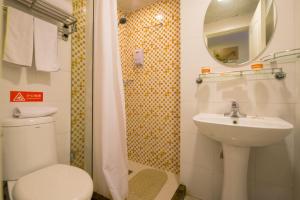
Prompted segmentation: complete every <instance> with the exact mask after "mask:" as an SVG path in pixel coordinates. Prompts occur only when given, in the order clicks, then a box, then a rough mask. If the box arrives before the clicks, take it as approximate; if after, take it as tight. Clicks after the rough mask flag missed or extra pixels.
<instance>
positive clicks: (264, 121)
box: [193, 113, 293, 200]
mask: <svg viewBox="0 0 300 200" xmlns="http://www.w3.org/2000/svg"><path fill="white" fill-rule="evenodd" d="M193 120H194V122H195V123H196V125H197V126H198V127H199V130H200V132H201V133H202V134H204V135H206V136H208V137H210V138H212V139H214V140H217V141H219V142H221V143H222V146H223V153H224V180H223V191H222V200H247V171H248V160H249V153H250V147H258V146H267V145H270V144H273V143H277V142H279V141H281V140H282V139H284V138H285V137H286V136H287V135H288V134H289V133H290V132H291V130H292V129H293V125H292V124H290V123H288V122H286V121H284V120H282V119H280V118H270V117H251V116H248V117H246V118H231V117H224V115H221V114H206V113H202V114H199V115H196V116H194V117H193Z"/></svg>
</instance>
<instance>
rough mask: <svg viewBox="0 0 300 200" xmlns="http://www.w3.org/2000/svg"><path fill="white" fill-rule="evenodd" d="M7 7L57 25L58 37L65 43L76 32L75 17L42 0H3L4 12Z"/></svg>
mask: <svg viewBox="0 0 300 200" xmlns="http://www.w3.org/2000/svg"><path fill="white" fill-rule="evenodd" d="M7 6H11V7H14V8H17V9H20V10H22V11H24V12H26V13H29V14H31V15H33V16H35V17H38V18H41V19H43V20H46V21H48V22H50V23H52V24H55V25H57V26H58V32H59V35H60V36H61V38H62V39H63V40H65V41H67V40H68V38H69V35H71V34H72V33H74V32H76V31H77V29H76V24H77V19H76V17H74V16H73V15H71V14H68V13H67V12H65V11H64V10H62V9H60V8H57V7H56V6H53V5H51V4H50V3H48V2H45V1H43V0H4V6H3V8H4V10H7Z"/></svg>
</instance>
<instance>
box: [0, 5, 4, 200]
mask: <svg viewBox="0 0 300 200" xmlns="http://www.w3.org/2000/svg"><path fill="white" fill-rule="evenodd" d="M2 5H3V0H0V6H1V7H2ZM2 17H3V9H1V10H0V38H2V31H3V28H2V27H3V25H2V23H3V18H2ZM0 47H2V40H0ZM0 57H1V58H2V48H0ZM0 68H2V62H0ZM1 131H2V130H1V127H0V133H1ZM2 137H3V136H2V134H0V180H2V165H3V160H2V159H3V158H2ZM2 188H3V186H2V181H1V182H0V200H2V199H3V189H2Z"/></svg>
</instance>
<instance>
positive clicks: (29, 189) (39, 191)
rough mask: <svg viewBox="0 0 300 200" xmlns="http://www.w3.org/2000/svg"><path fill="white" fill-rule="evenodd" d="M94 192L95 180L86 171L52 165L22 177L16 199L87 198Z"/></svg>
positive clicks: (58, 199)
mask: <svg viewBox="0 0 300 200" xmlns="http://www.w3.org/2000/svg"><path fill="white" fill-rule="evenodd" d="M92 194H93V181H92V179H91V178H90V176H89V175H88V173H86V172H85V171H83V170H81V169H79V168H76V167H72V166H68V165H60V164H57V165H52V166H50V167H46V168H44V169H41V170H38V171H35V172H33V173H31V174H29V175H26V176H24V177H22V178H20V179H19V180H18V181H17V183H16V185H15V187H14V189H13V197H14V200H24V199H26V200H54V199H55V200H87V199H91V197H92Z"/></svg>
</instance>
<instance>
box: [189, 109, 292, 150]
mask: <svg viewBox="0 0 300 200" xmlns="http://www.w3.org/2000/svg"><path fill="white" fill-rule="evenodd" d="M193 120H194V122H195V123H196V125H197V126H198V127H199V130H200V132H201V133H202V134H204V135H206V136H208V137H210V138H212V139H214V140H217V141H219V142H221V143H226V144H230V145H236V146H244V147H255V146H267V145H270V144H273V143H277V142H280V141H281V140H282V139H283V138H285V137H286V136H287V135H288V134H289V133H290V132H291V130H292V129H293V125H292V124H290V123H288V122H286V121H284V120H282V119H280V118H271V117H251V116H248V117H246V118H231V117H224V115H221V114H206V113H202V114H199V115H196V116H195V117H194V118H193Z"/></svg>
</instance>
